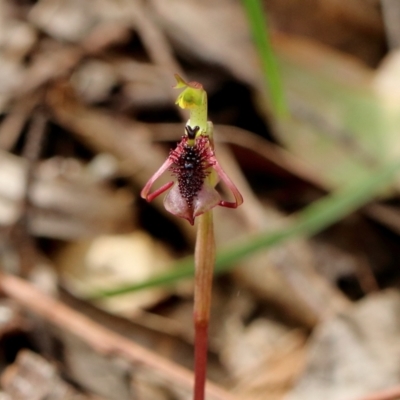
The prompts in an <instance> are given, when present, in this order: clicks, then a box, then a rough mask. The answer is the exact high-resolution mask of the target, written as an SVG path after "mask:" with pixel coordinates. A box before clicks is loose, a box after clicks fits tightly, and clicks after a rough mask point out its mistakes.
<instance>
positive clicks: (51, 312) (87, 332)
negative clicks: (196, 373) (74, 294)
mask: <svg viewBox="0 0 400 400" xmlns="http://www.w3.org/2000/svg"><path fill="white" fill-rule="evenodd" d="M0 290H1V291H2V292H3V293H4V294H5V295H6V296H8V297H9V298H11V299H13V300H15V301H16V302H17V303H18V304H20V305H21V306H23V307H25V308H27V309H28V310H30V311H32V312H34V313H35V314H37V315H39V316H40V317H42V318H44V319H46V320H48V321H49V322H50V323H52V324H54V325H56V326H58V327H60V328H61V329H63V330H67V331H69V332H71V333H72V334H74V335H75V336H77V337H79V338H80V339H81V340H83V341H84V342H86V343H87V344H88V345H89V346H90V347H92V348H93V349H94V350H96V351H97V352H99V353H101V354H102V355H105V356H119V357H121V358H123V359H125V360H127V361H128V362H129V363H131V364H133V365H136V366H137V365H142V366H145V367H147V368H151V369H152V370H153V371H157V372H158V373H159V374H160V375H161V376H162V377H163V378H164V379H165V380H166V381H168V382H171V384H174V385H179V386H180V387H182V388H184V389H187V390H190V389H191V387H192V384H193V374H192V373H191V372H190V371H188V370H186V369H185V368H183V367H181V366H179V365H177V364H175V363H173V362H171V361H169V360H166V359H164V358H162V357H160V356H158V355H156V354H154V353H153V352H151V351H150V350H147V349H145V348H143V347H141V346H139V345H137V344H136V343H133V342H131V341H130V340H128V339H126V338H125V337H122V336H120V335H118V334H117V333H115V332H112V331H111V330H109V329H107V328H105V327H103V326H101V325H99V324H97V323H96V322H94V321H92V320H90V319H89V318H87V317H86V316H84V315H82V314H80V313H79V312H77V311H75V310H73V309H71V308H69V307H67V306H66V305H65V304H63V303H61V302H60V301H57V300H56V299H54V298H52V297H50V296H48V295H46V294H44V293H42V292H40V291H39V290H38V289H36V288H35V287H34V286H32V285H31V284H29V283H28V282H26V281H24V280H22V279H21V278H18V277H15V276H11V275H8V274H4V273H0ZM207 394H208V396H209V399H214V400H235V399H236V398H235V397H234V396H233V395H231V394H229V393H228V392H226V391H225V390H224V389H222V388H220V387H218V386H217V385H215V384H212V383H208V384H207ZM236 400H237V399H236Z"/></svg>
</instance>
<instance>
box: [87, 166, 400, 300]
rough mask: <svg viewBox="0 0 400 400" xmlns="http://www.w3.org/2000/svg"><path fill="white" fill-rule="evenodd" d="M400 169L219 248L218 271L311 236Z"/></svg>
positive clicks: (189, 268)
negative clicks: (284, 222) (281, 224)
mask: <svg viewBox="0 0 400 400" xmlns="http://www.w3.org/2000/svg"><path fill="white" fill-rule="evenodd" d="M399 170H400V162H396V163H392V164H389V165H386V166H385V167H382V168H381V169H379V170H378V171H377V172H376V173H375V174H373V175H371V176H369V177H368V178H365V179H364V180H362V181H360V182H357V184H354V185H351V186H349V187H346V188H343V189H342V190H340V191H337V192H336V193H333V194H332V195H329V196H326V197H324V198H322V199H321V200H319V201H316V202H314V203H312V204H311V205H310V206H308V207H306V208H304V209H303V210H302V211H300V212H299V213H297V214H295V215H294V216H292V217H291V220H292V222H291V224H289V226H288V227H286V228H284V229H280V230H277V231H275V232H267V233H262V234H257V235H255V236H253V237H252V238H249V239H246V240H245V241H241V242H240V243H236V244H234V245H231V246H229V247H228V248H226V249H225V250H222V251H220V252H218V254H217V259H216V265H215V267H216V272H218V273H221V272H224V271H227V270H230V269H232V268H233V267H234V265H235V263H237V262H238V261H240V260H241V259H243V258H244V257H246V256H248V255H250V254H253V253H254V252H256V251H258V250H261V249H266V248H269V247H272V246H274V245H277V244H279V243H282V242H283V241H285V240H288V239H290V238H294V237H297V236H310V235H313V234H315V233H317V232H319V231H321V230H323V229H325V228H327V227H328V226H330V225H331V224H333V223H335V222H337V221H339V220H341V219H342V218H343V217H345V216H346V215H349V214H350V213H352V212H353V211H355V210H357V209H358V208H360V207H362V206H363V205H364V204H366V203H368V202H369V201H371V200H372V199H373V198H374V197H375V196H376V195H377V194H378V193H379V192H380V191H381V190H382V188H384V187H385V186H387V185H389V184H390V183H391V182H392V181H393V179H394V177H395V175H396V173H397V172H398V171H399ZM193 265H194V263H193V257H186V258H184V259H182V260H180V261H179V262H177V263H176V264H175V265H174V267H173V271H172V272H169V273H166V274H163V275H160V276H157V277H155V278H153V279H150V280H148V281H146V282H143V283H140V284H136V285H130V286H126V287H122V288H118V289H114V290H109V291H101V292H99V293H97V294H95V295H94V296H92V299H95V298H102V297H109V296H115V295H119V294H124V293H129V292H133V291H136V290H140V289H145V288H149V287H153V286H158V285H166V284H171V283H174V282H176V281H177V280H178V279H182V278H189V277H192V276H193V272H194V271H193Z"/></svg>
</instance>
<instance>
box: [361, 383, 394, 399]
mask: <svg viewBox="0 0 400 400" xmlns="http://www.w3.org/2000/svg"><path fill="white" fill-rule="evenodd" d="M398 399H400V385H397V386H393V387H392V388H390V389H385V390H382V391H380V392H375V393H372V394H368V395H366V396H363V397H359V398H357V399H356V400H398Z"/></svg>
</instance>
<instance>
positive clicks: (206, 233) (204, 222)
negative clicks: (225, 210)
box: [193, 211, 215, 400]
mask: <svg viewBox="0 0 400 400" xmlns="http://www.w3.org/2000/svg"><path fill="white" fill-rule="evenodd" d="M214 264H215V239H214V225H213V215H212V211H208V212H206V213H204V214H203V215H201V216H199V217H198V226H197V239H196V249H195V291H194V312H193V319H194V328H195V355H194V357H195V367H194V371H195V382H194V397H193V398H194V400H204V392H205V382H206V372H207V348H208V325H209V320H210V306H211V290H212V279H213V270H214Z"/></svg>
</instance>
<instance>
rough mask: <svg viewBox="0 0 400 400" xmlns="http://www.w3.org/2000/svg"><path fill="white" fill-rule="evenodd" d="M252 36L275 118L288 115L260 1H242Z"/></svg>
mask: <svg viewBox="0 0 400 400" xmlns="http://www.w3.org/2000/svg"><path fill="white" fill-rule="evenodd" d="M242 2H243V6H244V8H245V10H246V13H247V18H248V21H249V24H250V29H251V33H252V36H253V38H254V41H255V44H256V48H257V51H258V54H259V56H260V60H261V65H262V70H263V75H264V80H265V83H266V85H267V87H268V89H269V93H270V95H271V102H272V107H273V109H274V112H275V115H276V116H277V117H284V116H286V115H287V114H288V108H287V105H286V101H285V94H284V91H283V84H282V78H281V74H280V72H279V68H278V63H277V61H276V58H275V55H274V51H273V49H272V45H271V39H270V35H269V32H268V26H267V20H266V17H265V13H264V11H263V8H262V4H261V1H260V0H242Z"/></svg>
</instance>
